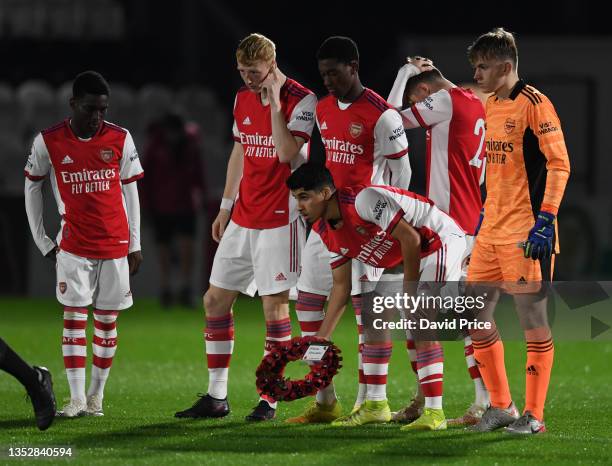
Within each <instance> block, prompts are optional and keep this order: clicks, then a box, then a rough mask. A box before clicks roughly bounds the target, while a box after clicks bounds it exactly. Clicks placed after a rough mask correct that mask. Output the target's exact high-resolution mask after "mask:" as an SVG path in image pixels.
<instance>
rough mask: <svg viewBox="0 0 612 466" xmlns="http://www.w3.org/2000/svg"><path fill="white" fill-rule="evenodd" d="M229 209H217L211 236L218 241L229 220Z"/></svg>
mask: <svg viewBox="0 0 612 466" xmlns="http://www.w3.org/2000/svg"><path fill="white" fill-rule="evenodd" d="M230 215H231V213H230V211H229V210H227V209H221V210H219V214H218V215H217V218H216V219H215V221H214V222H213V224H212V238H213V239H214V240H215V241H216V242H217V243H218V242H219V241H221V238H222V237H223V233H225V228H226V227H227V224H228V222H229V220H230Z"/></svg>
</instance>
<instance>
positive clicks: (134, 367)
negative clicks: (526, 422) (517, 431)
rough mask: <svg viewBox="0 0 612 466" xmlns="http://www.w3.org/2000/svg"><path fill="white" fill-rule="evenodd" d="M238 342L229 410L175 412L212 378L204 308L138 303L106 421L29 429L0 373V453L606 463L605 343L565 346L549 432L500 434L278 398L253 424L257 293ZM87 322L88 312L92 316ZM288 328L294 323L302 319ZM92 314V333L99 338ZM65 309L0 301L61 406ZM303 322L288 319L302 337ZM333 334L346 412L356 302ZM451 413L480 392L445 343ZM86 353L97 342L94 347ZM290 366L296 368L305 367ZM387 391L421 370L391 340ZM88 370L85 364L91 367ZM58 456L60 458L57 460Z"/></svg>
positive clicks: (519, 382)
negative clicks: (54, 450) (370, 423)
mask: <svg viewBox="0 0 612 466" xmlns="http://www.w3.org/2000/svg"><path fill="white" fill-rule="evenodd" d="M235 311H236V312H235V320H236V346H235V350H234V356H233V358H232V365H231V371H230V389H229V401H230V404H231V408H232V412H231V414H230V415H229V416H228V417H226V418H223V419H219V420H180V419H175V418H174V417H173V414H174V412H175V411H177V410H180V409H184V408H187V407H188V406H190V405H191V404H192V403H193V402H194V401H195V400H196V394H197V393H198V392H205V391H206V388H207V371H206V363H205V357H204V345H203V337H202V329H203V326H204V323H203V313H202V311H188V310H185V309H178V308H177V309H173V310H172V311H164V310H162V309H160V308H159V306H158V305H157V304H156V303H155V302H154V301H149V300H137V304H136V306H135V307H134V308H133V309H131V310H129V311H126V312H125V313H124V315H122V316H121V317H120V319H119V321H118V332H119V344H118V350H117V356H116V358H115V363H114V366H113V368H112V371H111V377H110V379H109V382H108V384H107V388H106V396H105V405H104V408H105V414H106V415H105V416H104V417H101V418H79V419H74V420H72V419H57V420H56V421H55V423H54V424H53V426H52V427H51V428H50V429H49V430H48V431H46V432H39V431H38V430H37V429H36V428H35V427H34V421H33V418H32V412H31V405H30V404H29V402H27V401H25V400H24V390H23V389H22V388H21V386H20V385H19V384H18V383H17V382H16V381H15V380H14V379H13V378H12V377H10V376H9V375H7V374H5V373H2V372H0V462H2V463H12V462H14V461H13V460H11V459H10V458H8V457H7V452H8V448H9V447H11V446H12V447H17V446H32V447H45V446H70V447H72V451H73V454H74V456H73V457H72V459H71V462H72V463H79V464H80V463H83V464H101V463H117V464H174V463H176V464H186V463H200V464H219V465H221V464H223V465H243V464H244V465H250V466H253V465H260V464H270V465H281V464H282V465H293V464H295V465H302V466H304V465H308V466H310V465H319V464H333V465H344V464H362V465H367V464H407V463H420V464H451V463H452V464H495V463H497V464H525V463H533V464H543V463H550V464H568V465H570V464H571V465H574V464H592V463H602V464H609V463H610V462H611V461H612V460H611V459H610V453H609V452H610V451H612V450H611V447H612V441H611V440H612V435H611V434H610V430H611V427H612V423H611V422H610V420H609V418H608V416H609V413H610V411H611V408H612V398H611V393H612V390H610V382H611V381H612V377H611V376H610V373H609V370H608V361H609V360H610V358H611V356H612V344H610V343H609V342H557V343H556V346H555V367H554V369H553V377H552V381H551V388H550V392H549V398H548V404H547V413H546V414H547V419H546V421H547V427H548V430H549V432H548V433H546V434H544V435H541V436H534V437H530V438H515V437H512V436H510V435H508V434H505V433H503V432H496V433H492V434H486V435H485V434H482V435H481V434H471V433H467V432H465V431H464V430H463V429H456V428H455V429H449V430H447V431H444V432H436V433H404V432H400V430H399V427H398V426H397V425H393V424H389V425H379V426H374V427H367V426H366V427H363V428H355V429H348V428H342V429H338V428H331V427H329V426H326V425H316V426H295V425H288V424H285V423H284V422H283V420H284V419H286V418H287V417H290V416H293V415H296V414H298V413H299V412H301V410H302V409H303V408H304V406H305V405H306V404H307V403H308V402H309V400H307V399H306V400H298V401H295V402H292V403H282V404H280V407H279V410H278V415H277V419H276V420H275V421H273V422H268V423H265V424H256V425H254V424H247V423H245V422H244V416H245V415H246V414H248V413H249V412H250V409H251V408H252V407H253V406H255V404H256V403H257V395H256V391H255V385H254V384H255V376H254V372H255V367H256V366H257V364H258V363H259V360H260V358H261V354H262V351H263V338H264V331H265V330H264V322H263V316H262V312H261V310H260V306H259V303H258V301H255V300H248V299H241V300H239V302H238V303H237V305H236V307H235ZM90 320H91V317H90ZM294 324H297V323H296V322H294ZM91 327H92V325H91V322H90V325H89V329H88V335H89V336H91V332H92V330H91ZM61 328H62V313H61V309H60V307H59V305H58V304H57V303H56V302H54V301H52V300H17V299H0V335H1V336H2V337H3V338H4V339H5V340H6V341H7V342H8V343H9V344H10V345H11V346H12V347H13V348H14V349H15V350H17V351H18V352H19V353H20V354H21V355H22V356H23V357H24V358H25V359H26V360H27V361H28V362H30V363H31V364H37V365H44V366H46V367H48V368H49V369H50V370H51V372H52V374H53V376H54V382H55V392H56V395H57V398H58V402H59V404H60V405H61V403H62V400H63V399H64V398H66V397H67V396H68V393H69V392H68V386H67V382H66V378H65V376H64V374H63V363H62V355H61ZM297 334H298V327H297V325H294V335H297ZM334 342H335V343H336V344H337V345H339V346H340V348H341V349H342V351H343V356H344V361H343V365H344V367H343V368H342V370H341V372H340V374H339V375H338V376H337V377H336V378H335V379H334V380H335V382H336V389H337V392H338V394H339V396H340V399H341V401H342V403H343V407H344V410H345V411H348V410H349V409H350V408H351V407H352V404H353V401H354V396H355V393H356V385H357V381H356V375H357V369H356V363H357V361H356V347H357V344H356V328H355V324H354V318H353V317H352V316H351V314H350V311H347V315H345V317H344V318H343V320H342V322H341V324H340V326H339V328H338V330H337V332H336V335H335V339H334ZM445 354H446V363H445V387H444V388H445V398H444V401H445V412H446V414H447V417H454V416H457V415H460V414H462V412H463V411H464V410H465V409H466V408H467V407H468V406H469V404H470V403H471V401H472V399H473V388H472V383H471V381H470V379H469V377H468V375H467V371H466V368H465V361H464V358H463V347H462V344H461V343H445ZM88 355H89V356H90V357H91V347H88ZM506 362H507V368H508V374H509V378H510V385H511V388H512V393H513V395H514V397H515V401H516V402H517V404H518V405H519V406H521V405H522V404H523V395H524V364H525V349H524V344H522V343H519V342H508V343H507V344H506ZM288 371H289V372H288V373H289V374H290V375H292V376H294V377H301V375H302V374H304V373H305V371H306V369H305V366H301V365H299V364H293V365H292V366H290V367H289V368H288ZM390 371H391V373H390V376H389V381H390V382H389V387H388V395H389V401H390V403H391V407H392V409H399V408H400V407H401V406H403V404H404V403H405V402H407V401H408V400H409V399H410V396H411V394H412V392H413V390H414V385H415V382H414V377H413V375H412V374H411V372H410V370H409V365H408V361H407V356H406V351H405V346H404V345H403V344H402V342H396V344H395V351H394V354H393V358H392V361H391V365H390ZM88 375H89V374H88ZM61 461H62V460H60V459H55V460H54V462H61Z"/></svg>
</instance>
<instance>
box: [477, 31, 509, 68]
mask: <svg viewBox="0 0 612 466" xmlns="http://www.w3.org/2000/svg"><path fill="white" fill-rule="evenodd" d="M468 59H469V60H470V63H472V64H474V63H475V62H476V60H478V59H484V60H510V61H511V62H512V64H513V65H514V67H515V68H516V65H517V62H518V49H517V47H516V41H515V40H514V35H513V34H512V33H511V32H508V31H506V30H505V29H504V28H495V29H493V30H492V31H491V32H487V33H486V34H483V35H481V36H480V37H479V38H478V39H476V40H475V41H474V43H473V44H472V45H470V46H469V47H468Z"/></svg>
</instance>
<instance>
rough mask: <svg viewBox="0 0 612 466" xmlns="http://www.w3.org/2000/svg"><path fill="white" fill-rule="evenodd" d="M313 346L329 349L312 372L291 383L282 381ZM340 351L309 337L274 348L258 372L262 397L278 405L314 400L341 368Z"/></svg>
mask: <svg viewBox="0 0 612 466" xmlns="http://www.w3.org/2000/svg"><path fill="white" fill-rule="evenodd" d="M311 343H320V344H325V345H327V346H328V348H327V351H325V354H324V355H323V357H322V358H321V361H317V362H316V363H311V365H310V372H309V373H308V374H306V376H305V377H304V378H303V379H299V380H291V379H289V378H287V377H283V370H284V369H285V366H286V365H287V364H288V363H290V362H292V361H299V360H301V359H302V358H303V357H304V354H306V351H308V348H309V347H310V345H311ZM340 352H341V351H340V349H339V348H338V347H337V346H335V345H334V344H332V343H331V342H329V341H327V340H324V339H322V338H318V337H314V336H308V337H296V338H293V339H292V340H290V341H288V342H287V343H285V344H280V345H278V346H275V347H274V348H273V349H272V351H270V353H269V354H267V355H266V356H265V357H264V358H263V360H262V361H261V364H260V365H259V367H258V368H257V371H256V372H255V376H256V377H257V382H256V384H257V388H258V389H259V391H260V392H261V393H262V394H263V395H268V396H270V397H272V398H274V400H276V401H293V400H297V399H298V398H304V397H305V396H312V395H315V394H316V393H317V391H319V390H320V389H322V388H325V387H327V386H328V385H329V384H330V383H331V381H332V378H333V377H334V375H336V374H337V373H338V370H339V369H340V368H341V367H342V365H341V364H340V361H342V357H341V356H340Z"/></svg>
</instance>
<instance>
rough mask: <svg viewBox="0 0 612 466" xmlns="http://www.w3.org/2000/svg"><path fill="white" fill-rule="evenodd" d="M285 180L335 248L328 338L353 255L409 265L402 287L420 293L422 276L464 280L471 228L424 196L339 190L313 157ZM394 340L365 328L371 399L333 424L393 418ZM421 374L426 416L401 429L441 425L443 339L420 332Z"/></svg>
mask: <svg viewBox="0 0 612 466" xmlns="http://www.w3.org/2000/svg"><path fill="white" fill-rule="evenodd" d="M287 185H288V186H289V189H291V192H292V194H293V196H294V197H295V198H296V199H297V202H298V210H299V211H300V213H301V214H302V215H303V216H305V217H306V219H307V220H308V221H309V222H311V223H314V225H313V229H314V230H315V231H317V233H318V234H319V235H320V236H321V239H322V240H323V243H324V244H325V246H326V247H327V249H328V250H329V251H330V253H331V256H330V265H331V268H332V276H333V287H332V291H331V294H330V297H329V303H328V307H327V313H326V315H325V319H324V320H323V323H322V324H321V327H320V329H319V331H318V333H317V336H320V337H323V338H326V339H329V338H330V337H331V335H332V333H333V331H334V329H335V327H336V325H337V323H338V321H339V319H340V317H341V315H342V313H343V311H344V308H345V303H346V301H347V299H348V296H349V294H350V291H351V259H357V260H359V261H361V262H363V263H366V264H369V265H372V266H374V267H380V268H385V269H394V268H397V267H398V266H401V265H402V264H403V272H404V277H403V283H404V292H407V293H415V292H416V290H415V289H414V287H415V284H416V283H417V282H419V281H428V282H446V281H459V279H460V277H461V261H462V257H463V254H464V251H465V247H466V243H465V234H464V232H463V231H462V230H461V228H460V227H459V226H458V225H457V224H456V223H455V221H454V220H452V219H451V218H450V217H449V216H448V215H447V214H445V213H444V212H442V211H441V210H439V209H438V208H437V207H435V206H434V205H433V202H431V201H430V200H428V199H427V198H425V197H422V196H419V195H417V194H414V193H412V192H410V191H407V190H403V189H399V188H394V187H388V186H370V187H363V186H358V187H349V188H343V189H339V190H336V189H335V187H334V182H333V179H332V177H331V174H330V173H329V171H328V170H327V169H326V168H325V167H323V166H320V165H315V164H312V163H308V164H306V165H303V166H302V167H300V168H299V169H298V170H296V171H295V172H294V173H293V174H292V175H291V176H290V177H289V178H288V180H287ZM391 348H392V344H391V341H390V338H389V337H387V338H386V341H384V342H382V343H381V342H375V343H373V342H372V341H371V339H370V338H368V335H367V334H366V341H365V344H364V349H363V367H364V373H365V379H366V384H367V397H366V401H365V403H364V404H363V405H362V406H361V407H360V408H359V410H357V411H356V412H354V413H353V414H352V415H350V416H348V417H346V418H341V419H338V420H336V421H334V422H332V425H334V426H358V425H362V424H368V423H377V422H388V421H389V420H391V411H390V410H389V404H388V402H387V397H386V383H387V368H388V364H389V359H390V357H391ZM416 351H417V373H418V378H419V384H420V386H421V389H422V391H423V394H424V395H425V409H424V412H423V415H422V416H421V417H420V418H419V419H417V420H416V421H414V422H413V423H411V424H408V425H406V426H404V427H402V429H403V430H421V429H424V430H442V429H445V428H446V419H445V416H444V411H443V410H442V380H443V364H444V363H443V353H442V347H441V345H440V343H438V342H437V341H435V339H434V341H424V339H420V338H419V339H417V341H416Z"/></svg>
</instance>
